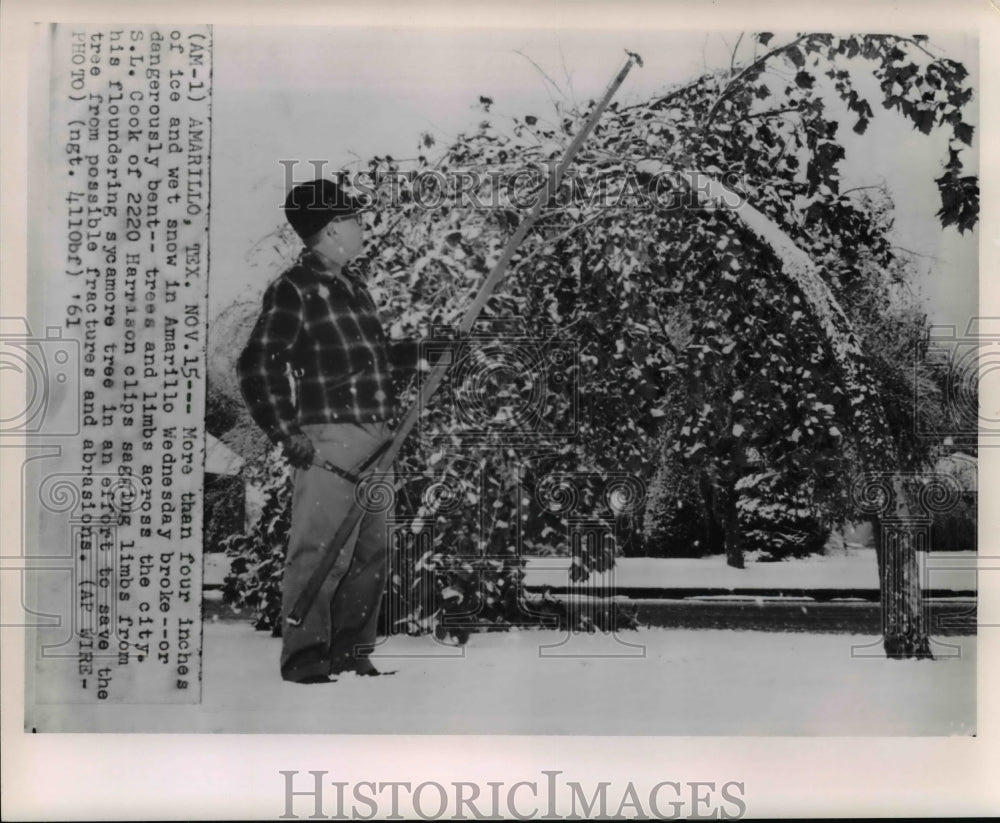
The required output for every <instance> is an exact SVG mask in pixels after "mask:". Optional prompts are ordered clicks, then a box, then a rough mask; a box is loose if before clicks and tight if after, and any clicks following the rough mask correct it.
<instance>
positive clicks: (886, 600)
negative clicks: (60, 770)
mask: <svg viewBox="0 0 1000 823" xmlns="http://www.w3.org/2000/svg"><path fill="white" fill-rule="evenodd" d="M892 489H893V493H894V496H895V497H896V499H897V500H903V499H904V498H903V497H902V495H903V494H904V493H905V490H904V489H903V483H902V481H901V480H900V479H899V478H898V477H897V478H894V479H893V481H892ZM872 525H873V526H874V532H875V550H876V552H877V553H878V567H879V590H880V594H881V600H882V642H883V644H884V647H885V653H886V656H887V657H891V658H896V659H902V658H907V657H917V658H930V657H932V656H933V655H932V654H931V647H930V640H929V638H928V636H927V620H926V614H925V610H924V601H923V591H922V590H921V585H920V567H919V564H918V563H917V546H916V543H917V538H918V535H919V534H920V532H921V528H920V526H919V525H918V524H917V523H915V522H907V520H903V519H902V518H896V517H891V516H886V515H885V514H883V516H882V517H880V518H875V519H874V520H873V521H872ZM927 528H929V526H928V527H927Z"/></svg>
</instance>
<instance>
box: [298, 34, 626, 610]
mask: <svg viewBox="0 0 1000 823" xmlns="http://www.w3.org/2000/svg"><path fill="white" fill-rule="evenodd" d="M628 55H629V56H628V60H626V61H625V64H624V65H623V66H622V67H621V69H619V71H618V73H617V74H616V75H615V77H614V79H613V80H612V81H611V83H610V84H609V85H608V88H607V90H606V91H605V92H604V96H603V97H602V98H601V100H600V102H599V103H598V104H597V106H596V107H595V108H594V110H593V111H592V112H591V113H590V116H589V117H588V118H587V120H586V122H585V123H584V124H583V128H581V129H580V131H579V132H577V133H576V136H574V138H573V140H572V141H571V142H570V144H569V147H568V148H567V149H566V152H565V153H564V154H563V156H562V159H561V160H560V161H559V164H558V165H557V166H556V167H555V169H554V170H553V172H552V173H551V174H550V175H549V177H548V179H547V180H546V182H545V185H544V186H543V187H542V190H541V193H540V195H539V197H538V201H537V202H536V203H535V205H534V208H532V210H531V212H530V213H529V214H528V216H527V217H526V218H525V219H524V220H522V221H521V223H520V224H519V225H518V227H517V229H516V230H515V231H514V234H512V235H511V237H510V239H509V240H508V241H507V245H506V246H505V247H504V250H503V253H502V254H501V255H500V258H499V259H498V260H497V262H496V264H495V265H494V266H493V269H492V270H491V271H490V273H489V275H488V276H487V278H486V280H484V281H483V284H482V286H480V287H479V292H478V293H477V295H476V298H475V300H473V301H472V304H471V305H470V306H469V308H468V309H466V311H465V314H464V316H463V317H462V321H461V323H459V326H458V332H459V335H460V336H462V335H467V334H468V333H469V332H470V331H472V327H473V325H474V324H475V322H476V319H477V318H478V317H479V314H480V312H481V311H482V310H483V307H484V306H485V305H486V302H487V301H488V300H489V299H490V297H491V296H492V294H493V292H494V291H495V290H496V287H497V286H498V285H499V284H500V281H501V280H502V279H503V277H504V274H505V273H506V271H507V266H508V265H509V264H510V261H511V259H512V258H513V256H514V253H515V252H516V251H517V248H518V246H520V245H521V242H522V241H523V240H524V238H525V237H526V236H527V234H528V232H529V231H531V228H532V227H533V226H534V225H535V223H537V222H538V218H539V217H541V214H542V209H544V208H545V206H546V205H547V204H548V202H549V200H550V199H551V198H552V195H553V194H555V192H556V191H557V190H558V188H559V185H560V183H561V182H562V178H563V175H564V174H565V172H566V169H567V167H568V166H569V164H570V163H571V162H572V161H573V158H574V157H575V156H576V153H577V152H578V151H579V150H580V147H581V146H582V145H583V141H584V140H586V139H587V137H588V136H589V135H590V133H591V132H592V131H593V130H594V127H595V126H596V125H597V121H598V120H599V119H600V117H601V115H602V114H603V113H604V110H605V109H606V108H607V107H608V104H609V103H610V102H611V98H612V97H614V95H615V92H617V91H618V88H619V87H620V86H621V84H622V83H623V82H624V80H625V77H626V76H627V75H628V73H629V71H631V70H632V66H633V65H635V64H636V63H638V64H639V65H642V60H641V58H640V57H639V55H637V54H634V53H632V52H628ZM454 345H455V344H454V343H453V344H452V346H454ZM450 361H451V358H450V357H442V358H441V359H440V360H439V361H438V362H437V363H436V364H435V365H434V367H433V368H432V369H431V371H430V373H429V374H428V375H427V379H426V380H424V381H423V384H422V385H421V387H420V392H419V394H418V397H417V400H416V402H414V403H413V405H411V406H410V407H409V408H408V409H407V410H406V414H404V415H403V417H402V419H401V420H400V423H399V427H398V428H397V429H396V431H395V433H394V434H393V437H392V442H391V444H390V445H389V447H388V448H387V449H386V450H385V452H384V454H383V455H382V456H381V458H379V461H378V463H377V464H376V465H375V467H374V469H373V470H372V473H373V474H379V473H384V472H386V471H388V470H389V468H390V467H391V466H392V464H393V463H394V462H395V460H396V456H397V455H398V454H399V450H400V449H401V448H402V446H403V441H404V440H406V437H407V436H408V435H409V433H410V432H411V431H412V430H413V427H414V426H415V425H416V423H417V420H418V419H419V418H420V412H421V410H422V409H424V408H426V406H427V403H428V402H429V401H430V399H431V397H433V396H434V392H435V391H437V388H438V386H439V385H440V384H441V381H442V380H443V379H444V376H445V374H446V373H447V371H448V368H449V366H450V365H451V362H450ZM364 514H365V511H364V507H363V506H362V505H361V502H360V501H359V500H358V499H357V495H355V499H354V501H353V502H352V503H351V507H350V509H349V510H348V512H347V516H346V517H345V518H344V520H343V522H342V523H341V524H340V528H338V529H337V532H336V533H335V534H334V535H333V537H332V538H331V539H330V540H329V541H328V542H327V544H326V545H325V546H324V547H323V548H322V550H321V558H320V562H319V563H318V564H317V566H316V568H315V569H314V570H313V573H312V575H311V576H310V577H309V580H308V581H307V582H306V586H305V588H304V589H303V590H302V594H300V595H299V598H298V600H296V601H295V604H294V605H293V606H292V609H291V611H290V612H289V614H288V617H287V618H286V619H287V622H288V624H289V625H291V626H300V625H302V621H303V619H304V618H305V616H306V615H307V614H308V613H309V610H310V609H311V608H312V605H313V603H314V602H315V600H316V595H317V594H319V590H320V589H321V588H322V586H323V583H324V581H325V580H326V578H327V576H328V575H329V574H330V571H331V570H332V569H333V567H334V565H335V564H336V562H337V555H338V553H339V551H340V548H341V546H343V545H344V543H345V542H347V539H348V538H349V537H350V535H351V533H352V532H353V531H354V529H355V528H356V527H357V525H358V523H359V522H361V518H362V517H364Z"/></svg>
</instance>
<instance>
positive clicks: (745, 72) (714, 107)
mask: <svg viewBox="0 0 1000 823" xmlns="http://www.w3.org/2000/svg"><path fill="white" fill-rule="evenodd" d="M808 36H809V35H808V34H801V35H799V36H798V37H796V38H795V39H794V40H792V41H791V42H790V43H785V45H783V46H778V47H777V48H775V49H771V50H770V51H769V52H767V53H765V54H763V55H761V56H760V57H758V58H757V59H756V60H754V61H753V62H752V63H751V64H750V65H749V66H747V67H746V68H745V69H743V71H741V72H740V73H739V74H737V75H736V76H735V77H734V78H733V79H732V80H730V81H729V82H728V83H727V84H726V87H725V88H724V89H723V90H722V91H721V92H720V93H719V96H718V97H716V98H715V102H714V103H712V107H711V108H710V109H709V110H708V114H706V115H705V120H704V121H703V122H702V124H701V127H702V129H706V128H708V126H709V125H710V124H711V122H712V120H713V119H714V118H715V114H716V112H718V110H719V106H721V105H722V103H723V101H724V100H725V99H726V98H727V97H728V96H729V95H730V94H731V93H732V91H733V89H734V88H736V86H738V85H739V83H740V81H741V80H743V78H744V77H746V76H747V75H749V74H751V73H753V72H755V71H757V70H758V69H759V68H760V67H761V66H762V65H764V63H766V62H767V61H768V60H770V59H771V58H772V57H774V56H775V55H776V54H781V52H783V51H785V50H787V49H790V48H791V47H792V46H795V45H798V44H799V43H801V42H802V41H803V40H805V39H806V37H808Z"/></svg>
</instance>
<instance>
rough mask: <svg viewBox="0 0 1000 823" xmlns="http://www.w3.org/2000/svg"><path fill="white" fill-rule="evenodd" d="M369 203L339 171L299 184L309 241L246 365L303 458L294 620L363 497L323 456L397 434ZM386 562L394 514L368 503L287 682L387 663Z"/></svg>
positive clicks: (246, 387) (297, 213)
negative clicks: (367, 245) (370, 275)
mask: <svg viewBox="0 0 1000 823" xmlns="http://www.w3.org/2000/svg"><path fill="white" fill-rule="evenodd" d="M360 211H361V208H360V204H359V203H358V202H357V201H356V200H354V199H353V198H351V197H349V196H348V195H347V194H346V193H345V192H344V191H343V190H342V189H341V188H340V187H339V186H338V185H337V184H336V183H334V182H333V181H330V180H325V179H320V180H315V181H313V182H311V183H305V184H302V185H299V186H296V187H295V188H293V189H292V191H291V192H290V193H289V195H288V197H287V199H286V201H285V215H286V217H287V219H288V221H289V223H290V224H291V226H292V228H293V229H294V230H295V232H296V233H297V234H298V235H299V237H301V238H302V240H303V242H304V244H305V250H304V251H303V253H302V254H301V256H300V257H299V259H298V260H297V261H296V262H295V264H294V265H293V266H292V267H291V268H290V269H288V271H286V272H284V273H283V274H282V275H281V276H280V277H279V278H278V279H277V280H275V281H274V282H273V283H272V284H271V286H270V287H269V288H268V289H267V291H266V292H265V294H264V306H263V310H262V312H261V314H260V317H259V319H258V320H257V323H256V325H255V327H254V329H253V332H252V333H251V335H250V340H249V342H248V343H247V345H246V347H245V349H244V350H243V353H242V354H241V356H240V358H239V361H238V364H237V369H238V373H239V378H240V387H241V390H242V392H243V397H244V399H245V401H246V403H247V406H248V408H249V410H250V413H251V414H252V415H253V418H254V420H255V421H256V422H257V424H258V425H259V426H260V427H261V428H262V429H263V430H264V432H265V433H266V434H267V436H268V437H269V438H270V439H271V441H272V442H274V443H279V444H281V447H282V449H283V453H284V455H285V457H286V458H287V459H288V461H289V463H291V465H292V466H293V467H295V472H294V484H295V487H294V492H293V495H292V522H291V529H290V531H289V537H288V555H287V560H286V566H285V572H284V581H283V586H282V618H283V620H284V618H285V617H287V615H288V613H289V611H290V610H291V608H292V606H293V605H294V603H295V601H296V599H297V597H298V596H299V594H300V593H301V591H302V589H303V588H304V587H305V585H306V581H307V580H308V579H309V577H310V575H311V573H312V571H313V569H314V568H315V567H316V565H317V563H318V562H319V559H320V555H321V551H320V550H321V549H322V548H323V546H324V544H325V543H326V541H328V540H329V539H330V538H331V537H332V536H333V535H334V533H335V532H336V531H337V528H338V527H339V525H340V524H341V522H342V521H343V519H344V517H345V516H346V514H347V511H348V508H349V507H350V506H351V503H352V502H353V500H354V483H353V482H352V481H350V480H348V479H346V478H344V477H342V476H341V475H339V474H337V473H336V472H334V471H331V470H329V469H327V468H324V467H323V466H322V464H324V463H327V462H328V463H329V464H332V465H333V466H335V467H339V468H340V469H342V470H345V471H348V472H350V471H352V470H353V469H354V468H355V467H357V466H358V465H359V464H362V463H363V462H364V461H365V459H366V458H368V457H369V456H371V455H372V453H373V452H374V451H375V450H376V449H378V448H379V446H381V445H383V444H384V443H385V442H386V441H387V440H388V439H390V438H391V431H390V428H389V425H388V421H389V419H390V418H391V417H392V415H393V413H394V404H395V396H394V388H393V365H392V361H391V360H390V356H391V355H392V354H393V351H391V349H392V348H393V347H391V346H390V343H389V340H388V339H387V337H386V334H385V331H384V330H383V328H382V325H381V323H380V321H379V318H378V315H377V313H376V309H375V305H374V303H373V301H372V298H371V295H370V294H369V292H368V289H367V287H366V285H365V283H364V282H362V281H361V280H360V279H359V278H358V276H357V275H356V274H354V273H352V271H351V270H350V268H349V267H348V263H349V262H350V260H351V259H352V258H353V257H355V256H356V255H357V254H358V253H359V252H360V251H361V248H362V244H363V231H362V225H361V218H360ZM415 350H416V346H415V344H413V343H412V342H408V343H407V344H405V345H404V346H401V347H399V350H398V351H397V352H395V353H396V354H402V355H403V356H404V357H405V359H408V360H414V361H415V359H416V358H415V357H414V356H413V355H414V353H415ZM393 359H394V360H395V359H397V358H395V357H394V358H393ZM292 378H294V391H293V379H292ZM317 464H320V465H317ZM385 571H386V529H385V514H384V513H382V514H375V513H368V514H366V516H365V517H364V518H363V519H362V521H361V523H360V524H359V525H358V528H357V529H356V530H355V531H354V533H353V535H352V536H351V538H350V539H349V540H348V541H347V543H346V544H345V545H344V546H343V547H342V548H341V549H340V554H339V555H338V557H337V562H336V565H335V566H334V568H333V570H332V571H331V573H330V574H329V576H328V577H327V579H326V581H325V582H324V584H323V588H322V589H321V590H320V593H319V595H318V597H317V598H316V601H315V603H314V604H313V607H312V609H311V610H310V611H309V613H308V614H307V615H306V616H305V619H304V620H303V621H302V624H301V625H299V626H290V625H288V623H287V622H285V624H284V629H283V637H282V652H281V675H282V677H283V678H284V679H285V680H289V681H293V682H296V683H326V682H331V680H332V677H331V675H334V674H337V673H339V672H346V671H354V672H356V673H358V674H360V675H377V674H379V673H380V672H379V671H378V670H377V669H376V668H375V666H374V665H373V664H372V662H371V661H370V660H369V654H370V653H371V651H372V649H373V646H374V643H375V635H376V629H377V625H378V613H379V606H380V603H381V599H382V592H383V588H384V580H385Z"/></svg>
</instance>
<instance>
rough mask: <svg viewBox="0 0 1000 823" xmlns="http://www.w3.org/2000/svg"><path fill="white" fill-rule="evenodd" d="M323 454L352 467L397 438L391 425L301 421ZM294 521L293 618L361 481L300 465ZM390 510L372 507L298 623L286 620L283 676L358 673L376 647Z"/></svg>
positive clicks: (290, 561) (288, 574) (289, 591)
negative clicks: (309, 422)
mask: <svg viewBox="0 0 1000 823" xmlns="http://www.w3.org/2000/svg"><path fill="white" fill-rule="evenodd" d="M302 431H303V432H304V433H305V434H306V435H307V436H308V437H309V439H310V440H312V442H313V444H314V445H315V447H316V453H317V459H319V458H322V459H325V460H329V461H330V462H331V463H333V464H334V465H335V466H338V467H340V468H342V469H345V470H353V469H354V468H355V467H356V466H357V465H358V464H359V463H361V462H362V461H363V460H364V459H365V458H366V457H367V456H368V455H370V454H371V453H372V452H373V451H374V450H375V449H376V448H377V447H378V446H379V444H381V443H382V442H383V441H384V440H386V439H387V438H389V437H390V436H391V432H390V431H389V427H388V425H387V424H386V423H381V422H378V423H323V424H313V425H303V426H302ZM293 480H294V483H295V487H294V491H293V492H292V523H291V529H290V531H289V535H288V556H287V560H286V564H285V575H284V583H283V587H282V603H281V612H282V618H284V617H287V615H288V613H289V612H290V611H291V609H292V607H293V605H294V604H295V601H296V600H297V599H298V597H299V595H300V594H301V593H302V590H303V589H304V588H305V585H306V581H307V580H308V579H309V577H310V575H311V574H312V572H313V569H314V568H315V567H316V565H317V564H318V563H319V559H320V549H321V548H322V547H323V546H324V545H325V544H326V542H327V541H329V540H330V539H331V538H332V537H333V535H334V534H335V533H336V531H337V529H338V528H339V527H340V524H341V523H342V522H343V520H344V518H345V517H346V515H347V511H348V508H349V507H350V506H351V504H352V503H353V502H354V492H355V484H353V483H352V482H350V481H349V480H346V479H345V478H343V477H340V476H339V475H337V474H334V473H333V472H330V471H327V470H326V469H323V468H319V467H317V466H313V467H311V468H309V469H296V470H295V472H294V478H293ZM385 521H386V512H385V511H381V512H371V511H369V512H366V514H365V516H364V517H363V518H362V520H361V522H360V523H359V524H358V526H357V528H355V530H354V532H353V533H352V535H351V537H350V539H349V540H348V541H347V542H346V543H345V544H344V545H343V546H342V547H341V549H340V551H339V553H338V555H337V561H336V564H335V565H334V567H333V570H332V571H331V572H330V574H329V575H328V576H327V578H326V580H325V582H324V583H323V587H322V588H321V589H320V590H319V595H318V596H317V597H316V600H315V602H314V603H313V605H312V608H311V609H310V610H309V613H308V614H307V615H306V616H305V618H304V619H303V621H302V625H300V626H290V625H288V623H287V622H285V621H284V620H283V623H284V626H283V636H282V648H281V676H282V678H284V679H285V680H294V681H298V680H302V679H303V678H306V677H310V676H315V675H329V674H336V673H338V672H343V671H352V670H354V669H356V668H357V667H358V665H359V664H363V663H364V661H365V660H366V659H367V657H368V655H369V654H370V653H371V651H372V648H373V647H374V645H375V635H376V631H377V628H378V613H379V607H380V605H381V602H382V593H383V591H384V588H385V576H386V527H385Z"/></svg>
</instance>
